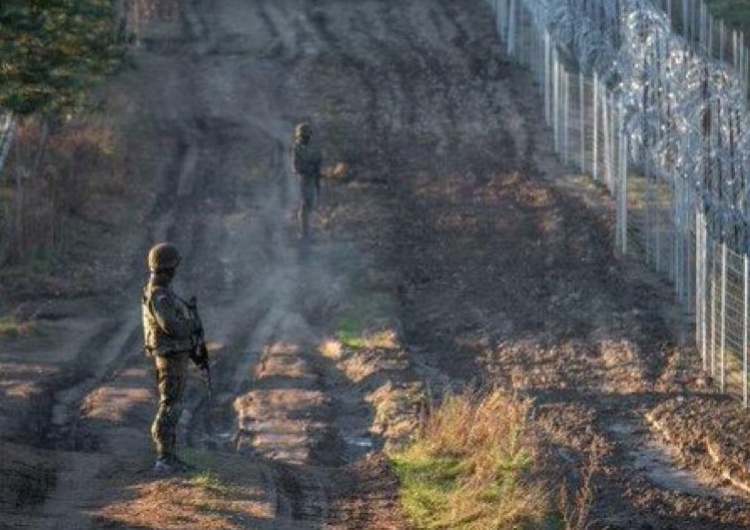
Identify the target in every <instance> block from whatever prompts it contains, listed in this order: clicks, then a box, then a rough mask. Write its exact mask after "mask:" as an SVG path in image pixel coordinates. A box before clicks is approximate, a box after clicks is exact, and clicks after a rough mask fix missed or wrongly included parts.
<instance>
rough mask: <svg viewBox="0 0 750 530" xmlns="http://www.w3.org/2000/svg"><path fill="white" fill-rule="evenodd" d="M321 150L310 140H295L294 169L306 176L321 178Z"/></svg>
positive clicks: (293, 147) (293, 151)
mask: <svg viewBox="0 0 750 530" xmlns="http://www.w3.org/2000/svg"><path fill="white" fill-rule="evenodd" d="M321 159H322V157H321V155H320V150H319V149H318V148H317V147H315V145H314V144H312V143H310V142H304V143H303V142H294V144H293V145H292V169H293V170H294V172H295V173H296V174H297V175H299V176H301V177H303V178H305V177H307V178H311V177H312V178H316V179H317V178H320V165H321Z"/></svg>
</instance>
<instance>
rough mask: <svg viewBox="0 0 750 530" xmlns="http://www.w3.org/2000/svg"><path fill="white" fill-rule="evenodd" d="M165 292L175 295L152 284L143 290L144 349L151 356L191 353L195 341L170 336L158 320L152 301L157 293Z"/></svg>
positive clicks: (164, 288)
mask: <svg viewBox="0 0 750 530" xmlns="http://www.w3.org/2000/svg"><path fill="white" fill-rule="evenodd" d="M160 290H164V291H166V292H167V293H168V294H169V295H170V296H171V297H172V298H174V295H172V293H170V292H169V289H167V288H166V287H159V286H154V287H152V286H151V285H150V284H149V285H147V286H146V288H145V289H144V290H143V298H142V300H141V313H142V315H143V338H144V344H143V346H144V348H145V350H146V352H147V353H148V354H149V355H159V356H166V355H170V354H172V353H176V352H181V351H190V350H192V349H193V346H194V344H193V339H192V338H187V339H176V338H174V337H172V336H170V335H169V334H168V333H167V332H166V331H165V330H164V329H163V328H162V327H161V326H160V325H159V322H158V320H156V315H154V309H153V305H152V303H151V300H152V299H153V297H154V294H155V293H156V292H157V291H160Z"/></svg>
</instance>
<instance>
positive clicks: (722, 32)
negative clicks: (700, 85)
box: [652, 0, 750, 95]
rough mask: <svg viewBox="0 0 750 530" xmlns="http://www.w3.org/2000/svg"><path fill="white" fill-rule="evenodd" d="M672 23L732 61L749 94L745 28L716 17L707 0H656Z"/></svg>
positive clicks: (709, 51) (711, 51)
mask: <svg viewBox="0 0 750 530" xmlns="http://www.w3.org/2000/svg"><path fill="white" fill-rule="evenodd" d="M652 1H653V2H654V5H656V6H657V7H659V8H660V9H662V10H663V11H664V12H665V13H666V14H667V16H668V17H669V19H670V20H671V21H672V26H673V27H674V28H675V30H676V31H678V32H679V33H680V34H681V35H682V36H683V37H684V38H685V39H686V40H687V41H689V42H691V43H693V44H694V45H695V46H696V47H697V49H698V50H700V51H701V53H705V54H707V55H708V56H709V57H714V58H716V59H718V60H720V61H724V62H727V63H729V64H731V65H732V67H733V68H734V70H735V71H736V72H737V75H738V77H739V79H740V80H741V82H742V83H743V85H744V87H745V94H746V95H748V85H750V49H749V48H748V45H747V37H746V35H745V33H744V32H743V31H740V30H738V29H735V28H732V27H730V26H729V25H728V24H727V23H726V22H724V21H723V20H721V19H718V18H716V17H714V16H713V15H712V14H711V12H710V11H709V9H708V5H707V4H706V2H705V0H652Z"/></svg>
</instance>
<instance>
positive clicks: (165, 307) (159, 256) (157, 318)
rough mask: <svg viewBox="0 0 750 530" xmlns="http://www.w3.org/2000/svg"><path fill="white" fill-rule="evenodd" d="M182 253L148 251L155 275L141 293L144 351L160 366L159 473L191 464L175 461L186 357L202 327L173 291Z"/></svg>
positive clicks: (164, 248)
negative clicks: (171, 284) (198, 330)
mask: <svg viewBox="0 0 750 530" xmlns="http://www.w3.org/2000/svg"><path fill="white" fill-rule="evenodd" d="M179 263H180V254H179V252H178V251H177V249H176V248H175V247H174V246H173V245H171V244H169V243H160V244H158V245H155V246H154V247H153V248H151V250H150V251H149V253H148V266H149V269H150V271H151V277H150V278H149V281H148V284H147V285H146V287H145V288H144V291H143V300H142V313H143V331H144V339H145V349H146V352H147V354H148V355H149V356H150V357H151V358H153V360H154V363H155V365H156V376H157V382H158V389H159V407H158V409H157V412H156V418H155V419H154V423H153V425H152V426H151V437H152V438H153V440H154V444H155V445H156V455H157V460H156V465H155V466H154V470H155V471H157V472H163V473H170V472H174V471H186V470H187V469H189V467H190V466H188V465H187V464H185V463H184V462H183V461H182V460H180V459H179V458H178V457H177V454H176V452H175V443H176V436H177V424H178V422H179V419H180V414H181V412H182V401H183V396H184V393H185V383H186V379H187V364H188V359H190V358H191V354H192V352H193V350H194V347H195V333H196V331H197V328H198V326H199V323H197V322H196V321H195V319H193V318H191V316H190V312H189V311H188V308H187V307H186V304H185V302H184V301H182V300H181V299H180V298H179V297H178V296H177V295H176V294H175V293H174V292H173V291H172V289H171V287H170V283H171V282H172V278H174V275H175V271H176V270H177V265H178V264H179Z"/></svg>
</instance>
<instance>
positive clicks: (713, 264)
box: [710, 245, 716, 377]
mask: <svg viewBox="0 0 750 530" xmlns="http://www.w3.org/2000/svg"><path fill="white" fill-rule="evenodd" d="M711 246H712V247H713V245H711ZM711 250H713V248H712V249H711ZM710 346H711V376H712V377H716V259H712V260H711V344H710Z"/></svg>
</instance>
